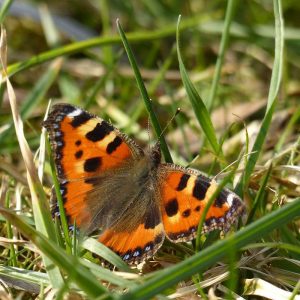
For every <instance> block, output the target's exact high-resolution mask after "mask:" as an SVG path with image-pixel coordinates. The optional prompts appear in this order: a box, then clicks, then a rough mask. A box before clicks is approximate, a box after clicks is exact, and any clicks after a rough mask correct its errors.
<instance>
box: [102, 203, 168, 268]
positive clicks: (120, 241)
mask: <svg viewBox="0 0 300 300" xmlns="http://www.w3.org/2000/svg"><path fill="white" fill-rule="evenodd" d="M129 222H130V221H128V220H127V221H125V220H122V221H121V224H117V225H118V226H114V227H112V228H109V229H107V230H106V231H104V232H103V234H102V235H101V236H100V238H99V241H100V242H101V243H103V244H104V245H106V246H107V247H109V248H110V249H111V250H113V251H114V252H115V253H117V254H118V255H119V256H121V257H122V259H123V260H125V261H127V262H128V263H139V262H141V261H143V260H145V259H147V258H149V257H151V256H153V254H154V253H155V252H156V251H157V250H158V249H159V247H160V246H161V245H162V243H163V240H164V236H165V235H164V229H163V225H162V222H161V216H160V211H159V207H158V206H157V205H156V204H155V203H154V202H153V203H152V205H150V206H149V207H148V210H147V211H146V213H145V215H144V216H143V217H142V222H141V223H140V224H139V223H135V226H133V227H132V225H131V228H130V227H129V228H128V226H130V225H129ZM122 223H123V224H122ZM120 225H121V226H120ZM122 225H123V226H122Z"/></svg>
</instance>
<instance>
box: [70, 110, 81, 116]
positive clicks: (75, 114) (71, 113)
mask: <svg viewBox="0 0 300 300" xmlns="http://www.w3.org/2000/svg"><path fill="white" fill-rule="evenodd" d="M81 113H82V110H81V109H79V108H76V109H75V110H74V111H72V112H70V113H69V114H68V117H77V116H79V115H80V114H81Z"/></svg>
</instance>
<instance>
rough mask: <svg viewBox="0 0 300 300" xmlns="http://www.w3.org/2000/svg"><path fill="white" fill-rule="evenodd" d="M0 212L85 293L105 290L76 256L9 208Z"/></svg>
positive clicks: (95, 293)
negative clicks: (68, 252)
mask: <svg viewBox="0 0 300 300" xmlns="http://www.w3.org/2000/svg"><path fill="white" fill-rule="evenodd" d="M0 213H1V214H2V215H3V216H4V217H5V218H6V219H7V220H9V221H10V222H11V223H12V224H14V225H15V226H16V227H17V228H18V229H19V230H20V231H21V232H22V234H24V235H25V236H26V237H27V238H28V239H30V240H31V241H32V242H33V243H34V244H35V245H36V246H37V247H38V248H39V249H40V250H41V251H42V252H43V253H44V254H45V255H46V256H47V257H48V258H49V259H51V260H52V261H53V262H54V263H55V264H56V265H57V266H59V267H61V268H62V269H64V270H65V272H66V273H67V274H68V275H69V277H70V279H71V280H72V281H74V282H75V283H76V284H77V285H78V286H79V287H80V288H81V289H82V290H83V291H85V292H86V294H87V295H89V296H90V297H92V298H95V297H98V296H100V295H103V294H104V293H106V292H107V291H106V289H105V288H104V287H103V286H102V285H100V284H99V282H98V281H97V280H96V278H95V277H94V275H93V274H92V273H91V272H90V271H89V270H88V269H86V268H85V267H83V266H82V265H81V264H80V262H79V260H78V258H77V257H76V256H72V255H67V254H66V253H65V252H63V251H62V249H60V248H58V247H57V245H56V244H55V243H53V242H52V241H51V240H49V239H48V238H47V237H46V236H44V235H42V234H41V233H39V232H37V231H36V230H34V229H33V228H32V227H31V226H29V225H28V224H27V223H25V222H24V221H23V220H22V219H21V218H20V217H19V216H17V215H16V214H14V213H12V212H10V211H9V210H6V209H3V208H0Z"/></svg>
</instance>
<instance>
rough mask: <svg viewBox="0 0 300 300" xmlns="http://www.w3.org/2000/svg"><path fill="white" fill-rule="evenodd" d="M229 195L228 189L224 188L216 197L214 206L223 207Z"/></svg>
mask: <svg viewBox="0 0 300 300" xmlns="http://www.w3.org/2000/svg"><path fill="white" fill-rule="evenodd" d="M228 195H229V192H228V191H226V190H222V191H221V192H220V194H219V195H218V197H217V198H216V200H215V202H214V204H213V205H214V206H215V207H220V208H221V207H222V206H223V205H224V203H226V200H227V197H228Z"/></svg>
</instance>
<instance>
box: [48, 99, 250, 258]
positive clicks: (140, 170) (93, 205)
mask: <svg viewBox="0 0 300 300" xmlns="http://www.w3.org/2000/svg"><path fill="white" fill-rule="evenodd" d="M44 126H45V127H46V129H47V130H48V132H49V136H50V142H51V145H52V148H53V150H54V159H55V164H56V169H57V174H58V178H59V181H60V187H61V193H62V197H63V200H64V208H65V211H66V214H67V216H68V218H69V222H70V224H73V223H74V221H75V222H76V224H77V226H78V227H79V228H80V229H82V230H84V231H85V232H86V233H87V234H89V233H91V232H93V231H95V230H99V229H101V230H102V234H101V235H100V238H99V241H100V242H102V243H103V244H105V245H106V246H108V247H109V248H111V249H112V250H113V251H115V252H116V253H117V254H118V255H120V256H121V257H122V258H123V259H124V260H125V261H127V262H135V263H136V262H140V261H142V260H143V259H146V258H148V257H151V256H152V255H153V254H154V253H155V252H156V251H157V249H158V248H159V247H160V246H161V244H162V243H163V240H164V238H165V236H167V237H168V238H169V239H170V240H171V241H173V242H181V241H189V240H191V239H192V238H194V237H195V236H196V232H197V227H198V223H199V220H200V217H201V214H202V211H203V209H204V207H205V206H206V204H207V201H208V200H209V198H210V196H211V195H212V194H213V193H214V191H215V190H216V188H217V184H216V183H215V182H214V181H211V180H210V179H209V178H208V177H206V176H204V175H203V174H202V173H200V172H199V171H197V170H194V169H191V168H184V167H181V166H178V165H174V164H168V163H161V153H160V147H159V143H157V144H156V145H155V146H154V147H153V148H152V149H151V150H150V151H148V152H144V151H143V150H142V149H141V148H140V147H139V146H138V145H137V144H136V143H135V142H134V141H133V140H131V139H129V138H128V137H127V136H126V135H125V134H123V133H121V132H120V131H119V130H118V129H116V128H114V127H113V126H112V125H111V124H110V123H108V122H106V121H104V120H102V119H100V118H98V117H96V116H94V115H92V114H90V113H88V112H86V111H84V110H82V109H80V108H77V107H74V106H72V105H69V104H58V105H55V106H54V107H53V108H52V110H51V112H50V114H49V117H48V119H47V120H46V121H45V122H44ZM244 210H245V209H244V205H243V204H242V202H241V200H240V199H239V197H238V196H237V195H235V194H234V193H232V192H231V191H229V190H227V189H223V190H222V191H221V193H220V195H219V196H218V197H217V198H216V199H215V200H214V203H213V205H212V206H211V207H210V208H209V210H208V213H207V215H206V219H205V222H204V226H203V229H202V232H208V231H211V230H214V229H220V230H224V231H227V230H228V229H229V228H230V226H231V225H232V223H234V222H236V220H237V218H238V217H239V216H241V215H242V214H243V213H244Z"/></svg>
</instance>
